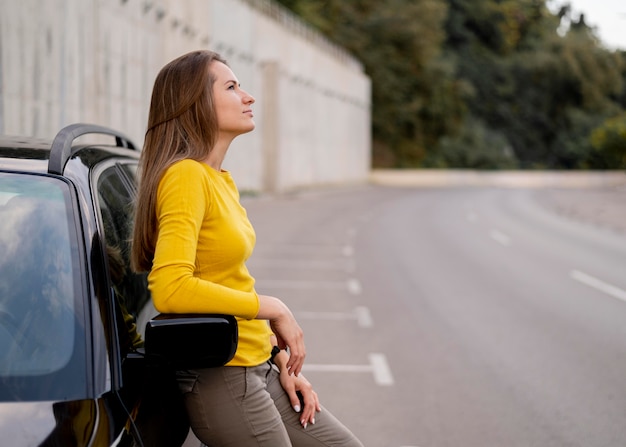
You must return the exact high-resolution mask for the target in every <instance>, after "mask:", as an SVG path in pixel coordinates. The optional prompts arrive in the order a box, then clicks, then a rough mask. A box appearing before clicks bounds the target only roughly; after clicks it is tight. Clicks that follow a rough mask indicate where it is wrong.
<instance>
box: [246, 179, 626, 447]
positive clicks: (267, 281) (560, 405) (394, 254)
mask: <svg viewBox="0 0 626 447" xmlns="http://www.w3.org/2000/svg"><path fill="white" fill-rule="evenodd" d="M593 193H594V192H593V191H591V192H590V191H557V190H520V189H486V188H474V189H400V188H385V187H374V186H363V187H354V188H344V189H337V190H326V191H317V192H303V193H299V194H292V195H289V196H279V197H258V198H244V200H243V203H244V205H245V206H246V208H247V209H248V213H249V216H250V218H251V220H252V222H253V224H254V226H255V228H256V231H257V247H256V250H255V254H254V255H253V258H252V259H251V261H250V263H249V268H250V270H251V272H252V274H253V275H254V276H255V277H256V278H257V289H258V290H259V291H260V292H262V293H267V294H273V295H275V296H278V297H280V298H282V299H283V300H284V301H285V302H286V303H287V304H288V305H289V306H290V308H291V309H292V310H293V312H294V314H295V315H296V317H297V318H298V319H299V321H300V323H301V325H302V327H303V329H304V331H305V340H306V343H307V350H308V355H307V361H306V365H305V370H304V372H305V375H306V376H307V377H308V378H309V379H310V380H311V381H312V382H313V384H314V385H315V388H316V389H317V391H318V393H319V394H320V396H321V400H322V403H323V404H324V405H325V406H326V407H328V408H329V409H330V410H331V411H333V413H334V414H336V415H337V416H338V417H339V418H340V419H341V420H343V421H344V422H345V423H346V425H348V426H349V427H350V428H351V429H352V430H353V431H354V432H355V433H356V434H357V435H358V436H359V437H360V438H361V439H362V440H363V442H364V444H365V445H366V446H371V447H378V446H380V447H405V446H412V447H446V446H451V447H460V446H463V447H497V446H503V447H515V446H523V447H528V446H541V447H548V446H558V447H563V446H586V447H589V446H592V447H603V446H607V447H608V446H611V447H613V446H623V445H626V423H625V421H624V419H625V417H626V386H624V384H625V381H626V302H625V301H626V274H625V267H626V229H622V223H623V222H624V220H623V219H621V217H620V216H623V214H624V208H625V207H626V205H625V203H626V202H624V201H623V199H624V198H625V196H624V192H623V191H612V193H611V194H603V192H602V191H595V193H597V194H595V195H594V194H593ZM609 196H610V197H612V198H609ZM615 197H617V198H615ZM620 205H621V206H620ZM616 207H617V208H618V209H617V210H615V209H614V208H616ZM600 209H605V210H607V209H608V210H609V211H608V212H605V213H602V212H600V211H599V210H600ZM572 210H576V212H574V211H572ZM620 213H621V214H620ZM625 217H626V216H625ZM611 222H612V223H611Z"/></svg>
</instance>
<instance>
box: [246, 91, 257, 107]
mask: <svg viewBox="0 0 626 447" xmlns="http://www.w3.org/2000/svg"><path fill="white" fill-rule="evenodd" d="M243 94H244V96H243V102H244V104H254V103H255V102H256V99H254V96H252V95H251V94H250V93H248V92H246V91H245V90H244V92H243Z"/></svg>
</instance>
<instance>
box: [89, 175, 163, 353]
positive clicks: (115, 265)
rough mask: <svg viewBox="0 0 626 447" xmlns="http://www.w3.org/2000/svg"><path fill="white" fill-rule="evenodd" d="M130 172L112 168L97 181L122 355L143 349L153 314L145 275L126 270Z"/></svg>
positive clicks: (130, 215) (131, 198)
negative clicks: (149, 321)
mask: <svg viewBox="0 0 626 447" xmlns="http://www.w3.org/2000/svg"><path fill="white" fill-rule="evenodd" d="M129 166H130V167H129ZM134 171H135V170H134V169H133V168H132V165H129V164H124V165H121V164H116V165H114V166H111V167H109V168H107V169H105V170H104V171H103V172H102V173H101V174H100V175H99V176H98V179H97V191H98V207H99V209H100V214H101V219H102V223H103V230H104V238H105V242H106V252H107V258H108V263H109V276H110V277H111V280H112V282H113V288H114V295H115V298H116V302H117V314H116V318H117V320H118V321H117V326H118V328H119V329H120V331H119V332H120V345H121V348H122V355H124V354H125V353H127V352H129V351H132V350H134V349H136V348H138V347H141V346H142V345H143V337H142V335H143V327H144V326H145V318H151V317H152V316H153V315H154V314H155V313H156V312H155V311H153V307H152V302H151V301H150V294H149V292H148V287H147V277H146V274H136V273H133V272H132V270H131V268H130V240H131V237H132V228H133V202H134V188H133V185H132V183H133V182H134V180H133V177H129V174H130V175H133V173H134ZM123 172H125V174H123ZM129 178H131V182H129V180H128V179H129ZM124 329H125V330H124Z"/></svg>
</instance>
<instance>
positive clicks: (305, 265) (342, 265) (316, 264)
mask: <svg viewBox="0 0 626 447" xmlns="http://www.w3.org/2000/svg"><path fill="white" fill-rule="evenodd" d="M254 263H255V264H256V265H257V266H259V267H277V268H281V269H309V270H337V269H342V270H346V271H349V270H352V269H353V268H354V266H353V264H354V263H353V261H352V260H351V259H345V258H341V259H333V260H324V261H315V260H299V259H290V260H287V259H271V258H254Z"/></svg>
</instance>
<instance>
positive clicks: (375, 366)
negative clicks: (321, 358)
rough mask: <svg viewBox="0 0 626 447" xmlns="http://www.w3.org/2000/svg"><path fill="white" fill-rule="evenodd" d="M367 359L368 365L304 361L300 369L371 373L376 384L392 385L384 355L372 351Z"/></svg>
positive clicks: (392, 381)
mask: <svg viewBox="0 0 626 447" xmlns="http://www.w3.org/2000/svg"><path fill="white" fill-rule="evenodd" d="M369 361H370V363H369V365H337V364H334V365H333V364H327V365H319V364H309V363H305V364H304V366H303V367H302V370H303V371H315V372H341V373H372V374H373V375H374V381H375V382H376V384H377V385H379V386H391V385H393V383H394V380H393V375H392V374H391V369H390V368H389V364H388V363H387V359H386V357H385V355H384V354H378V353H372V354H370V355H369Z"/></svg>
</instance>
